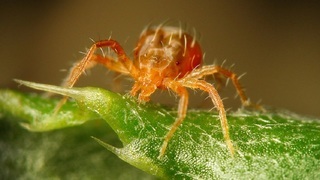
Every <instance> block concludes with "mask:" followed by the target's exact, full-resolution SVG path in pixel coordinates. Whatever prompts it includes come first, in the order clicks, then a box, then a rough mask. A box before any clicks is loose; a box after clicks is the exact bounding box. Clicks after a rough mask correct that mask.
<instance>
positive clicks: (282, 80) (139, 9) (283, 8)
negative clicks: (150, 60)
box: [0, 0, 320, 117]
mask: <svg viewBox="0 0 320 180" xmlns="http://www.w3.org/2000/svg"><path fill="white" fill-rule="evenodd" d="M319 4H320V3H316V2H315V3H310V2H303V3H298V2H291V1H285V2H284V1H282V2H277V1H235V2H220V1H213V0H206V1H185V0H179V1H173V0H166V1H148V0H145V1H141V0H135V1H86V0H79V1H64V2H63V1H6V0H4V1H1V3H0V22H1V26H0V62H1V64H0V72H1V76H0V88H13V89H18V86H17V84H16V83H14V82H13V81H12V79H13V78H19V79H23V80H29V81H34V82H40V83H48V84H56V85H58V84H60V82H61V80H62V79H63V78H64V77H65V76H66V72H64V71H61V70H65V69H69V67H70V65H71V64H72V63H73V62H75V61H76V60H78V59H80V58H81V57H82V55H81V54H80V53H79V51H85V48H86V47H87V48H88V47H90V45H91V44H92V42H91V40H90V39H89V38H92V39H94V40H100V39H104V38H108V37H109V36H110V34H111V32H112V37H113V38H114V39H116V40H118V41H119V42H120V43H121V44H123V46H124V48H125V49H126V51H127V53H128V54H131V53H132V50H133V48H134V45H135V43H136V41H137V40H138V36H139V34H140V32H141V30H142V29H143V28H144V27H145V26H146V25H147V24H148V23H150V22H152V23H154V24H157V23H161V22H163V21H164V20H167V19H171V20H179V21H181V22H182V23H186V24H187V25H188V26H189V27H194V28H196V30H197V32H199V33H200V34H201V36H202V37H201V41H200V42H201V44H202V47H203V50H204V51H205V52H206V58H205V63H206V64H210V63H212V62H213V61H214V60H216V61H217V62H219V63H220V64H221V63H222V62H223V61H224V60H227V62H226V67H227V66H230V65H232V64H233V63H235V67H234V71H235V72H237V73H238V74H242V73H244V72H247V75H246V76H244V77H243V78H242V79H241V82H242V83H243V84H244V85H245V87H246V88H247V93H248V95H249V96H250V98H251V100H252V101H258V100H260V99H261V100H262V104H265V105H269V106H273V107H279V108H285V109H289V110H292V111H295V112H297V113H301V114H306V115H311V116H317V117H320V83H319V82H320V80H319V78H320V75H319V72H320V18H319V17H320V16H319V14H320V8H319V7H320V6H319ZM106 72H107V71H106V70H105V69H104V68H102V67H97V68H95V69H93V70H91V73H90V76H85V77H82V78H81V82H79V83H78V84H77V86H99V87H105V88H108V87H110V86H111V85H110V84H112V81H110V80H108V79H112V77H113V76H112V75H110V73H106ZM124 87H125V88H127V89H128V88H130V84H128V83H127V82H124ZM20 89H23V90H27V89H26V88H20ZM234 92H235V91H234V89H233V87H232V86H231V83H230V84H229V85H228V87H227V88H225V89H223V91H222V92H221V96H222V97H230V98H229V99H226V100H225V103H226V106H227V108H228V107H233V106H237V105H238V104H239V103H238V102H239V100H238V99H237V100H234V99H233V95H234ZM198 95H199V94H198ZM159 96H161V97H162V96H167V97H169V96H168V95H166V94H165V93H162V94H160V95H159V94H158V96H155V97H154V100H155V99H156V100H155V101H157V102H161V103H162V101H163V100H159V98H158V97H159ZM202 97H203V98H195V97H193V98H192V99H193V100H192V103H193V105H192V106H195V107H197V106H199V107H202V106H205V107H210V106H211V104H210V103H209V101H208V100H206V101H204V100H203V99H204V98H205V97H206V96H205V95H202ZM161 99H163V98H161ZM171 99H174V98H173V97H171ZM203 102H205V103H203ZM203 104H206V105H203Z"/></svg>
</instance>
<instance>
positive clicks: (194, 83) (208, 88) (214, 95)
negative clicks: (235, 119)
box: [181, 78, 235, 156]
mask: <svg viewBox="0 0 320 180" xmlns="http://www.w3.org/2000/svg"><path fill="white" fill-rule="evenodd" d="M181 84H182V85H183V86H185V87H188V88H191V89H200V90H202V91H205V92H207V93H208V94H209V96H210V98H211V100H212V103H213V104H214V106H215V108H216V109H217V110H218V113H219V119H220V123H221V128H222V132H223V137H224V140H225V142H226V145H227V148H228V149H229V152H230V154H231V156H233V155H234V151H235V150H234V147H233V144H232V141H231V138H230V135H229V125H228V121H227V116H226V111H225V108H224V105H223V102H222V99H221V98H220V96H219V94H218V91H217V90H216V89H215V88H214V87H213V86H212V85H211V84H209V83H207V82H206V81H203V80H198V79H192V78H184V79H181Z"/></svg>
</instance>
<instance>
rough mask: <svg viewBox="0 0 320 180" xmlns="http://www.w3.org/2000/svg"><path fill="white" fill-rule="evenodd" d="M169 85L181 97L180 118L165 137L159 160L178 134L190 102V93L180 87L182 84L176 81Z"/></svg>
mask: <svg viewBox="0 0 320 180" xmlns="http://www.w3.org/2000/svg"><path fill="white" fill-rule="evenodd" d="M167 85H168V87H169V88H170V89H172V90H173V91H174V92H175V93H177V94H178V95H179V96H180V100H179V106H178V117H177V119H176V120H175V122H174V123H173V125H172V126H171V129H170V130H169V131H168V133H167V134H166V136H165V137H164V141H163V143H162V146H161V148H160V154H159V156H158V158H161V157H162V156H163V155H164V153H165V151H166V149H167V146H168V143H169V141H170V139H171V138H172V136H173V134H174V133H175V132H176V130H177V129H178V127H179V126H180V124H181V123H182V122H183V120H184V119H185V117H186V114H187V108H188V100H189V95H188V91H187V90H186V89H185V88H184V87H183V86H182V85H180V83H177V82H176V81H170V82H168V83H167Z"/></svg>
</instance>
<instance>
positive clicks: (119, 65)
mask: <svg viewBox="0 0 320 180" xmlns="http://www.w3.org/2000/svg"><path fill="white" fill-rule="evenodd" d="M103 47H107V48H110V49H112V50H113V51H114V52H115V54H116V55H117V57H109V56H103V55H100V54H98V53H96V50H97V49H99V48H103ZM202 56H203V54H202V50H201V47H200V45H199V43H198V42H197V41H196V39H195V38H193V37H192V36H191V35H189V34H188V33H186V32H184V31H182V30H181V28H177V27H167V26H162V25H160V26H158V27H152V28H146V29H145V30H144V31H143V32H142V34H141V36H140V39H139V41H138V43H137V46H136V48H135V49H134V57H133V60H131V59H130V58H129V57H128V56H127V55H126V53H125V51H124V50H123V48H122V47H121V45H120V44H119V43H118V42H117V41H115V40H112V39H107V40H101V41H97V42H95V43H94V44H93V45H92V46H91V48H90V49H89V51H88V52H87V54H86V56H85V57H84V58H83V59H82V60H81V61H79V62H78V63H76V64H75V65H74V66H73V67H72V68H71V70H70V74H69V76H68V77H67V78H66V79H65V81H64V83H63V86H64V87H69V88H70V87H72V86H73V85H74V84H75V82H76V81H77V80H78V79H79V77H80V75H81V74H82V73H83V72H84V71H85V70H86V69H88V68H91V67H92V66H93V65H95V64H97V63H99V64H102V65H104V66H105V67H106V68H108V69H110V70H113V71H115V72H118V73H122V74H126V75H130V76H131V77H132V78H133V79H134V85H133V87H132V89H131V92H130V94H131V95H132V96H136V95H137V94H138V100H139V101H149V99H150V96H151V95H152V94H153V93H154V92H155V91H156V90H157V89H169V90H171V91H173V92H175V93H176V94H177V95H178V96H179V97H180V100H179V105H178V117H177V118H176V120H175V122H174V123H173V125H172V126H171V128H170V130H169V131H168V133H167V134H166V135H165V136H164V140H163V143H162V146H161V148H160V149H159V157H161V156H163V155H164V153H165V151H166V148H167V146H168V143H169V141H170V139H171V137H172V136H173V135H174V133H175V131H176V130H177V128H178V127H179V125H180V124H181V123H182V122H183V120H184V119H185V117H186V113H187V109H188V100H189V96H188V91H187V89H186V88H191V89H200V90H202V91H205V92H207V93H208V94H209V96H210V98H211V100H212V102H213V104H214V106H215V107H216V109H217V110H218V113H219V119H220V121H221V127H222V132H223V136H224V139H225V142H226V145H227V147H228V149H229V151H230V153H231V155H233V154H234V148H233V145H232V142H231V139H230V136H229V127H228V122H227V118H226V111H225V108H224V106H223V103H222V100H221V98H220V96H219V94H218V92H217V90H216V88H215V87H214V86H212V84H210V83H208V82H206V81H205V80H204V77H205V76H208V75H217V74H219V75H223V76H225V77H226V78H230V79H231V80H232V82H233V85H234V86H235V88H236V90H237V93H238V95H239V96H240V99H241V102H242V104H243V105H249V101H248V99H247V97H246V95H245V93H244V91H243V90H242V88H241V86H240V84H239V82H238V78H237V76H236V74H235V73H233V72H232V71H230V70H228V69H225V68H223V67H221V66H216V65H207V66H202ZM65 101H66V98H64V99H63V100H62V101H61V102H60V103H59V104H58V105H57V107H56V111H57V110H58V109H59V108H60V107H61V106H62V105H63V104H64V102H65Z"/></svg>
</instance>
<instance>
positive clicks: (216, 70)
mask: <svg viewBox="0 0 320 180" xmlns="http://www.w3.org/2000/svg"><path fill="white" fill-rule="evenodd" d="M212 74H213V75H214V74H222V75H223V76H225V77H227V78H230V79H231V81H232V83H233V85H234V87H235V88H236V91H237V93H238V95H239V97H240V100H241V103H242V105H244V106H251V105H252V104H250V102H249V100H248V98H247V96H246V94H245V92H244V91H243V88H242V86H241V84H240V83H239V81H238V76H237V75H236V74H235V73H234V72H232V71H230V70H228V69H225V68H223V67H220V66H215V65H209V66H203V67H202V68H199V69H196V70H194V71H192V72H191V73H190V74H188V75H187V77H186V78H194V79H200V78H203V77H204V76H208V75H212Z"/></svg>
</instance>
